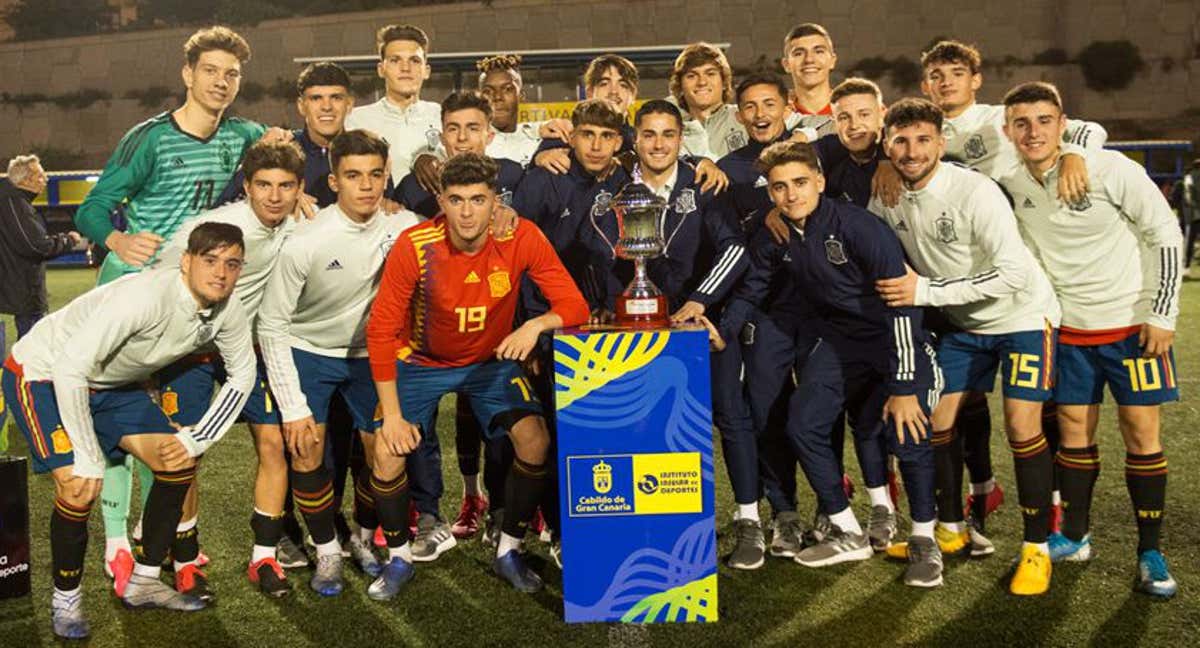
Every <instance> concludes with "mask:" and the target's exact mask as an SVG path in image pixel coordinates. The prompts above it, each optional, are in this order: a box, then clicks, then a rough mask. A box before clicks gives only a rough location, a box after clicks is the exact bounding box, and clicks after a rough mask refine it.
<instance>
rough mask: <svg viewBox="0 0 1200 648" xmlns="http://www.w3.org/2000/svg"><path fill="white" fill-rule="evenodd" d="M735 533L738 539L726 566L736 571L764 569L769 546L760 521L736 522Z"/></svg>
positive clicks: (734, 524)
mask: <svg viewBox="0 0 1200 648" xmlns="http://www.w3.org/2000/svg"><path fill="white" fill-rule="evenodd" d="M733 532H734V535H735V537H736V539H735V541H734V542H735V544H734V545H733V553H731V554H729V559H728V560H726V564H727V565H729V566H730V567H732V568H734V569H758V568H759V567H762V564H763V555H764V553H765V552H766V549H767V545H766V542H765V541H764V540H763V532H762V524H761V523H760V522H759V521H758V520H735V521H734V523H733Z"/></svg>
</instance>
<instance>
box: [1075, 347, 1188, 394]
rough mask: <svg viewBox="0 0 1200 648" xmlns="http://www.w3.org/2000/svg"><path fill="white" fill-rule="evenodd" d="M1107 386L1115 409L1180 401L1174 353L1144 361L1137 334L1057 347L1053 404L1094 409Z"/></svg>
mask: <svg viewBox="0 0 1200 648" xmlns="http://www.w3.org/2000/svg"><path fill="white" fill-rule="evenodd" d="M1106 384H1107V385H1108V389H1109V391H1111V392H1112V395H1113V398H1114V399H1115V400H1116V401H1117V404H1118V405H1160V404H1162V403H1167V402H1170V401H1176V400H1179V385H1178V382H1177V378H1176V376H1175V351H1174V350H1172V351H1171V352H1169V353H1168V354H1167V355H1165V356H1162V357H1159V358H1143V357H1142V347H1141V345H1139V344H1138V334H1137V333H1134V334H1132V335H1130V336H1129V337H1127V338H1125V339H1124V340H1118V341H1116V342H1111V343H1109V344H1100V345H1096V346H1077V345H1074V344H1065V343H1059V345H1058V384H1057V385H1056V386H1055V388H1054V400H1055V401H1057V402H1059V403H1062V404H1063V405H1094V404H1096V403H1100V402H1102V401H1103V400H1104V386H1105V385H1106Z"/></svg>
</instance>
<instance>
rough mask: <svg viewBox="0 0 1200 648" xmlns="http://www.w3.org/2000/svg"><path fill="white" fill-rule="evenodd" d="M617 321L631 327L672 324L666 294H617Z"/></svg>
mask: <svg viewBox="0 0 1200 648" xmlns="http://www.w3.org/2000/svg"><path fill="white" fill-rule="evenodd" d="M616 323H617V325H618V326H625V327H629V328H639V329H640V328H666V327H668V326H670V325H671V320H670V318H669V317H668V315H667V297H666V295H655V296H653V297H627V296H625V295H618V296H617V312H616Z"/></svg>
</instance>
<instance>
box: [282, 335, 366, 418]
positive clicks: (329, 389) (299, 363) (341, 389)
mask: <svg viewBox="0 0 1200 648" xmlns="http://www.w3.org/2000/svg"><path fill="white" fill-rule="evenodd" d="M292 358H293V359H294V360H295V363H296V373H297V374H298V375H299V376H300V390H301V391H303V392H304V397H305V398H306V399H307V400H308V409H310V410H312V414H313V418H314V419H316V421H317V423H321V424H324V423H325V419H326V418H328V417H329V401H330V399H332V398H333V393H334V392H335V391H336V392H338V393H340V394H341V395H342V398H343V399H344V400H345V401H346V407H347V409H349V410H350V417H351V418H353V419H354V427H356V428H358V429H360V430H363V431H365V432H372V431H374V430H375V422H376V421H377V420H378V418H377V416H376V414H377V411H376V410H378V408H379V394H378V392H376V391H375V380H374V379H372V378H371V363H370V361H369V360H367V359H366V358H333V357H330V356H323V355H318V354H316V353H309V352H308V351H302V350H300V349H295V348H293V349H292Z"/></svg>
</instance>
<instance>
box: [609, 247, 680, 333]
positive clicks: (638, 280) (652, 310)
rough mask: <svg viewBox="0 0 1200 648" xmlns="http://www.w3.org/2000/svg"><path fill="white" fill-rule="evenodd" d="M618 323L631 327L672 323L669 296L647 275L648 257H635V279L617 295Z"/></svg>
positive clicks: (663, 326) (649, 326) (651, 326)
mask: <svg viewBox="0 0 1200 648" xmlns="http://www.w3.org/2000/svg"><path fill="white" fill-rule="evenodd" d="M616 320H617V324H618V325H620V326H628V327H631V328H666V327H667V326H669V325H670V320H669V318H668V313H667V298H666V296H665V295H663V294H662V291H660V290H659V289H658V286H655V285H654V282H652V281H650V278H649V277H648V276H646V259H644V258H642V257H637V258H635V259H633V281H631V282H629V286H628V287H626V288H625V292H623V293H621V294H620V295H619V296H618V297H617V313H616Z"/></svg>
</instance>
